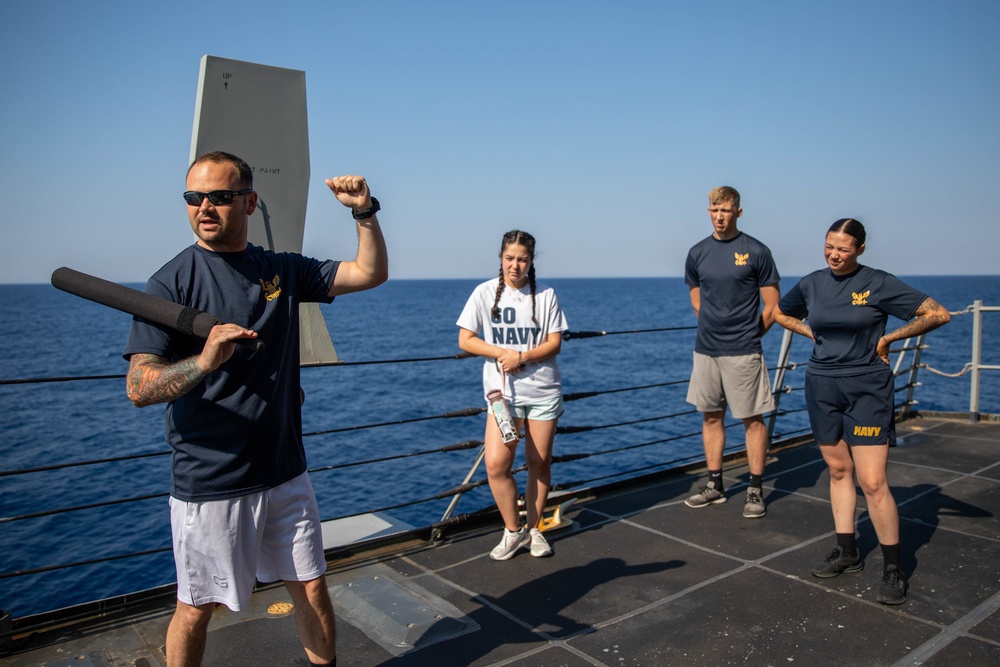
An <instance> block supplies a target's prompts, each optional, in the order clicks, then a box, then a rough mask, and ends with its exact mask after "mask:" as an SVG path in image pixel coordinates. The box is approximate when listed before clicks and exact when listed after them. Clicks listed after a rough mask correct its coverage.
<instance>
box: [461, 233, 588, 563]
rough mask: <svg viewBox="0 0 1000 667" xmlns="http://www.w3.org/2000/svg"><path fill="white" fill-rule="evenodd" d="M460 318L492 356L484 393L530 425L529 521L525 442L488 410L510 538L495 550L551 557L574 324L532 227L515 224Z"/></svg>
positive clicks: (474, 348) (496, 485) (494, 482)
mask: <svg viewBox="0 0 1000 667" xmlns="http://www.w3.org/2000/svg"><path fill="white" fill-rule="evenodd" d="M456 324H458V326H459V330H458V346H459V347H460V348H462V349H463V350H464V351H466V352H468V353H470V354H474V355H476V356H479V357H484V359H485V362H484V363H483V394H484V395H486V394H489V392H490V391H492V390H494V389H499V390H501V391H502V392H503V396H504V398H505V399H506V400H507V403H508V404H509V405H510V411H511V417H512V418H513V420H514V428H515V430H516V431H517V432H520V431H521V429H522V427H523V429H524V436H523V439H524V456H525V461H526V463H527V467H528V482H527V487H526V489H525V501H524V504H525V511H526V514H527V524H526V525H525V526H521V519H520V515H519V513H518V509H517V498H518V490H517V483H516V482H515V481H514V474H513V472H512V469H513V465H514V453H515V450H516V448H517V443H516V442H515V443H513V444H511V445H508V444H506V443H504V440H503V437H502V435H501V433H500V428H499V426H498V425H497V422H496V420H495V419H494V418H493V416H492V415H489V414H488V415H487V418H486V437H485V438H484V440H485V443H486V445H485V446H486V473H487V476H488V478H489V483H490V490H491V491H492V492H493V499H494V500H495V501H496V503H497V508H498V509H499V510H500V515H501V516H502V517H503V522H504V532H503V538H502V539H501V540H500V544H498V545H497V546H496V548H494V549H493V551H491V552H490V557H491V558H493V559H494V560H507V559H508V558H510V557H512V556H513V555H514V553H515V552H516V551H517V550H518V549H519V548H521V547H522V546H529V549H530V551H531V555H532V556H535V557H536V558H540V557H543V556H549V555H551V554H552V549H551V547H550V546H549V544H548V542H547V541H546V540H545V537H543V536H542V533H541V532H540V531H539V530H538V524H539V522H540V521H541V518H542V513H543V512H544V510H545V502H546V500H547V499H548V493H549V486H550V483H551V470H550V468H551V465H552V441H553V438H554V437H555V433H556V422H557V421H558V419H559V416H560V415H561V414H562V412H563V400H562V378H561V375H560V373H559V365H558V364H557V363H556V355H557V354H559V350H560V348H561V347H562V332H563V331H566V330H567V329H568V328H569V326H568V325H567V324H566V317H565V316H564V315H563V312H562V309H561V308H560V307H559V301H558V299H556V294H555V292H554V291H553V290H552V288H551V287H548V286H546V285H543V284H541V283H536V282H535V239H534V237H533V236H531V234H528V233H527V232H523V231H520V230H513V231H510V232H507V233H506V234H505V235H504V237H503V242H502V243H501V245H500V273H499V275H498V276H497V277H496V278H494V279H492V280H488V281H486V282H485V283H482V284H481V285H479V286H478V287H476V289H475V290H474V291H473V292H472V296H470V297H469V300H468V301H467V302H466V304H465V308H464V309H463V310H462V314H461V315H460V316H459V318H458V322H456ZM480 332H482V334H483V337H482V338H480V337H479V334H480Z"/></svg>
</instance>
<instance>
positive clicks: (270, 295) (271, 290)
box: [259, 274, 281, 301]
mask: <svg viewBox="0 0 1000 667" xmlns="http://www.w3.org/2000/svg"><path fill="white" fill-rule="evenodd" d="M259 280H260V285H261V287H263V288H264V298H265V299H267V300H268V301H274V300H275V299H277V298H278V297H279V296H281V288H280V287H278V283H280V282H281V278H279V277H278V275H277V274H275V276H274V280H272V281H270V282H269V281H267V280H264V279H263V278H260V279H259Z"/></svg>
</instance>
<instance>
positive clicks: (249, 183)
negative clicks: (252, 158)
mask: <svg viewBox="0 0 1000 667" xmlns="http://www.w3.org/2000/svg"><path fill="white" fill-rule="evenodd" d="M202 162H215V163H220V162H228V163H230V164H232V165H233V166H234V167H236V171H237V172H239V175H240V188H241V189H252V188H253V169H251V168H250V165H248V164H247V163H246V162H244V161H243V158H239V157H237V156H235V155H233V154H232V153H227V152H225V151H211V152H209V153H204V154H202V155H199V156H198V157H197V158H195V161H194V162H192V163H191V166H190V167H188V173H189V174H190V173H191V170H192V169H194V167H195V165H198V164H201V163H202Z"/></svg>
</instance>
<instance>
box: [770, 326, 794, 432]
mask: <svg viewBox="0 0 1000 667" xmlns="http://www.w3.org/2000/svg"><path fill="white" fill-rule="evenodd" d="M793 335H794V334H793V333H792V332H791V331H789V330H788V329H785V335H784V337H783V338H782V339H781V351H780V352H778V366H777V367H776V368H775V369H774V384H773V385H771V396H773V397H774V410H772V411H771V414H770V416H769V417H768V419H767V447H768V449H770V448H771V438H772V437H774V425H775V423H776V422H777V421H778V404H779V403H780V402H781V388H782V386H784V384H785V370H786V367H787V366H788V353H789V350H791V348H792V336H793Z"/></svg>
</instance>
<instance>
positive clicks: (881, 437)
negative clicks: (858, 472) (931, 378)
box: [806, 366, 896, 447]
mask: <svg viewBox="0 0 1000 667" xmlns="http://www.w3.org/2000/svg"><path fill="white" fill-rule="evenodd" d="M893 389H894V383H893V377H892V371H891V370H889V367H888V366H886V367H885V370H878V371H874V372H872V373H865V374H864V375H848V376H845V377H828V376H825V375H813V374H812V373H809V372H806V407H807V409H808V410H809V424H810V425H811V426H812V430H813V435H814V436H816V442H818V443H819V444H821V445H835V444H837V443H838V442H839V441H840V440H844V442H846V443H847V444H848V445H851V446H852V447H855V446H859V445H884V444H885V443H886V442H888V443H889V446H890V447H893V446H895V445H896V420H895V414H894V410H893Z"/></svg>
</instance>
